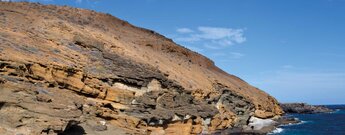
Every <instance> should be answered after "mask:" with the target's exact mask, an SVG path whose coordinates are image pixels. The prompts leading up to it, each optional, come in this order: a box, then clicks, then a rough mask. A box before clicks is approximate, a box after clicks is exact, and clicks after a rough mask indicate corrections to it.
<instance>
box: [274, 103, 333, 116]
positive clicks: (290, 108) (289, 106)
mask: <svg viewBox="0 0 345 135" xmlns="http://www.w3.org/2000/svg"><path fill="white" fill-rule="evenodd" d="M280 106H281V107H282V108H283V110H284V112H285V113H304V114H313V113H328V112H332V111H333V110H332V109H329V108H327V107H326V106H316V105H308V104H306V103H284V104H280Z"/></svg>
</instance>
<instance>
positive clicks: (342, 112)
mask: <svg viewBox="0 0 345 135" xmlns="http://www.w3.org/2000/svg"><path fill="white" fill-rule="evenodd" d="M327 107H329V108H332V109H335V110H336V111H335V112H333V113H323V114H290V115H292V116H294V117H296V118H298V119H299V120H302V122H301V123H299V124H292V125H285V126H280V127H278V128H277V129H276V130H275V131H273V133H272V134H274V135H345V105H329V106H327Z"/></svg>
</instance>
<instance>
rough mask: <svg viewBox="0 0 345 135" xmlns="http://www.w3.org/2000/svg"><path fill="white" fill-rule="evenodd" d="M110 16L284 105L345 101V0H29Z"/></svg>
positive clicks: (338, 102)
mask: <svg viewBox="0 0 345 135" xmlns="http://www.w3.org/2000/svg"><path fill="white" fill-rule="evenodd" d="M32 1H38V2H41V3H46V4H57V5H69V6H73V7H80V8H87V9H93V10H96V11H99V12H105V13H110V14H112V15H114V16H116V17H119V18H121V19H123V20H126V21H128V22H130V23H132V24H134V25H136V26H140V27H144V28H148V29H152V30H154V31H156V32H158V33H161V34H163V35H165V36H167V37H168V38H171V39H173V40H174V41H175V42H176V43H178V44H181V45H183V46H185V47H187V48H190V49H192V50H194V51H197V52H199V53H201V54H203V55H206V56H207V57H209V58H211V59H212V60H213V61H215V63H216V65H217V66H219V67H221V68H222V69H223V70H225V71H227V72H228V73H231V74H234V75H236V76H239V77H241V78H242V79H244V80H246V81H247V82H248V83H250V84H252V85H254V86H256V87H258V88H260V89H263V90H264V91H266V92H268V93H269V94H271V95H273V96H274V97H276V98H277V99H278V100H279V101H281V102H307V103H310V104H345V1H344V0H303V1H302V0H285V1H283V0H32Z"/></svg>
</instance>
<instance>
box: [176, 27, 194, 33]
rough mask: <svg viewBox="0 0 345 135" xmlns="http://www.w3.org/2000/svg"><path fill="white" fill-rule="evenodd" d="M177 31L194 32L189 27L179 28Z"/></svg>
mask: <svg viewBox="0 0 345 135" xmlns="http://www.w3.org/2000/svg"><path fill="white" fill-rule="evenodd" d="M176 31H177V32H178V33H192V32H194V31H193V30H191V29H189V28H178V29H177V30H176Z"/></svg>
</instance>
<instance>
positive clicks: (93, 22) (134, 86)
mask: <svg viewBox="0 0 345 135" xmlns="http://www.w3.org/2000/svg"><path fill="white" fill-rule="evenodd" d="M0 92H1V94H0V134H17V133H24V134H69V133H73V132H79V133H87V134H113V133H117V134H126V133H129V134H150V133H152V134H198V133H212V132H213V131H217V130H223V129H229V128H238V127H245V126H247V124H248V121H249V119H250V118H252V117H253V118H254V117H255V118H260V119H268V118H273V117H275V116H280V115H281V114H282V110H281V108H280V107H279V105H278V103H277V101H276V100H275V99H274V98H273V97H271V96H269V95H268V94H266V93H265V92H263V91H261V90H259V89H257V88H255V87H253V86H251V85H249V84H248V83H246V82H244V81H243V80H241V79H239V78H237V77H235V76H233V75H230V74H227V73H225V72H224V71H222V70H221V69H219V68H218V67H216V66H215V65H214V63H213V62H212V61H211V60H209V59H208V58H206V57H204V56H202V55H200V54H198V53H196V52H193V51H190V50H188V49H186V48H184V47H181V46H179V45H177V44H176V43H174V42H173V41H172V40H170V39H167V38H165V37H164V36H162V35H159V34H158V33H156V32H154V31H151V30H147V29H143V28H138V27H135V26H133V25H131V24H129V23H128V22H125V21H122V20H120V19H118V18H116V17H113V16H111V15H109V14H103V13H97V12H95V11H90V10H84V9H78V8H71V7H66V6H63V7H62V6H53V5H41V4H36V3H26V2H21V3H12V2H0Z"/></svg>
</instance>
